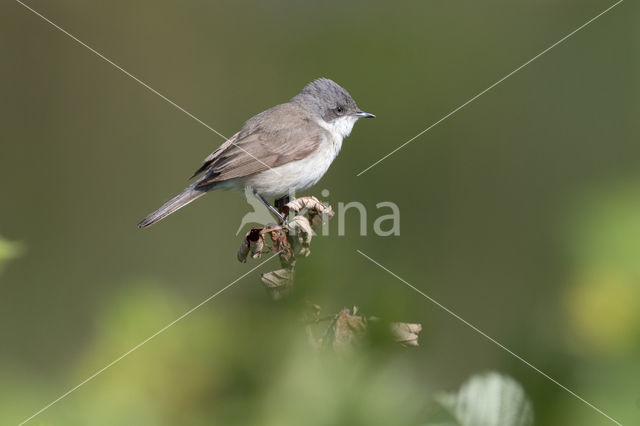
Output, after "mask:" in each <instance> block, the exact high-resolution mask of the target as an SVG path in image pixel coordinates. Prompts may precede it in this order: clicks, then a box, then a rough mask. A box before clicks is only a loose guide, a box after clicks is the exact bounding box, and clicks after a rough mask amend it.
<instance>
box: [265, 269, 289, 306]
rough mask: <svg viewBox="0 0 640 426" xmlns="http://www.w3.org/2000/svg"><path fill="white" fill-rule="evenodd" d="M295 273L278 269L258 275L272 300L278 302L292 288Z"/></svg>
mask: <svg viewBox="0 0 640 426" xmlns="http://www.w3.org/2000/svg"><path fill="white" fill-rule="evenodd" d="M294 275H295V272H294V271H293V270H292V269H285V268H283V269H278V270H276V271H271V272H267V273H264V274H262V275H260V280H262V283H263V284H264V286H265V287H266V289H267V291H268V292H269V295H270V296H271V298H272V299H273V300H280V299H281V298H282V297H284V296H286V295H287V294H289V292H290V291H291V288H292V287H293V279H294Z"/></svg>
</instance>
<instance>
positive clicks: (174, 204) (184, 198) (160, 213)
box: [138, 184, 210, 228]
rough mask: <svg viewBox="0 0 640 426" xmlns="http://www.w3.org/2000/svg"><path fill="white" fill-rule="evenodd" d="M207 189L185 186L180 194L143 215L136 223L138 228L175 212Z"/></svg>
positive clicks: (149, 224) (200, 195)
mask: <svg viewBox="0 0 640 426" xmlns="http://www.w3.org/2000/svg"><path fill="white" fill-rule="evenodd" d="M208 189H210V188H202V189H198V188H196V187H195V184H194V185H191V186H189V187H187V188H186V189H185V190H184V191H182V192H181V193H180V194H178V195H176V196H175V197H173V198H172V199H170V200H169V201H167V202H166V203H164V205H163V206H162V207H160V208H159V209H158V210H156V211H155V212H153V213H151V214H150V215H149V216H147V217H145V218H144V219H143V220H142V222H140V223H139V224H138V228H146V227H147V226H151V225H153V224H154V223H156V222H159V221H161V220H162V219H164V218H165V217H167V216H169V215H170V214H171V213H173V212H175V211H176V210H178V209H181V208H182V207H184V206H186V205H187V204H189V203H190V202H192V201H193V200H196V199H198V198H200V197H202V196H203V195H204V194H206V193H207V190H208Z"/></svg>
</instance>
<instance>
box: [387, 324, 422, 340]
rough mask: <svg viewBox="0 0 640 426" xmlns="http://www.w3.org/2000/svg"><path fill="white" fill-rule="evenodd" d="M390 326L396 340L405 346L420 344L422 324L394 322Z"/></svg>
mask: <svg viewBox="0 0 640 426" xmlns="http://www.w3.org/2000/svg"><path fill="white" fill-rule="evenodd" d="M389 327H390V329H391V335H392V336H393V339H394V340H395V341H396V342H398V343H400V344H402V345H403V346H418V334H420V332H421V331H422V324H415V323H408V322H392V323H391V324H389Z"/></svg>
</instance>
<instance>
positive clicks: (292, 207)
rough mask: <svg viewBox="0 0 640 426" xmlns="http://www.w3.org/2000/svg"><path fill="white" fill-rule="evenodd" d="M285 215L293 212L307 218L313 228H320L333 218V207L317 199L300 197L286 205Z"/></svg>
mask: <svg viewBox="0 0 640 426" xmlns="http://www.w3.org/2000/svg"><path fill="white" fill-rule="evenodd" d="M283 210H284V212H285V214H287V215H288V214H289V212H290V211H293V212H294V213H295V214H296V216H306V217H308V219H309V222H310V224H311V226H313V227H314V228H316V229H317V228H320V227H321V226H322V225H323V224H324V223H325V222H326V221H328V220H329V219H330V218H331V217H333V215H334V212H333V209H332V208H331V206H329V205H325V204H323V203H321V202H320V201H319V200H318V199H317V198H316V197H300V198H296V199H295V200H293V201H291V202H289V203H287V204H285V206H284V209H283Z"/></svg>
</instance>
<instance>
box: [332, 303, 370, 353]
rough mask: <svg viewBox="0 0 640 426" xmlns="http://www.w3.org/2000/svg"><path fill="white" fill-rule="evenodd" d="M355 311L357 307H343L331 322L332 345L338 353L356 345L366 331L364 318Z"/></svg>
mask: <svg viewBox="0 0 640 426" xmlns="http://www.w3.org/2000/svg"><path fill="white" fill-rule="evenodd" d="M357 313H358V308H357V307H354V308H353V310H349V309H346V308H345V309H343V310H342V311H340V313H339V314H338V315H337V316H336V319H335V321H334V322H333V324H332V327H333V333H332V335H333V342H332V347H333V350H334V351H335V352H336V353H338V354H340V353H345V352H348V351H350V350H351V349H352V348H353V347H355V346H357V345H358V344H359V343H360V340H361V339H362V336H364V334H365V333H366V331H367V321H366V319H365V318H364V317H362V316H360V315H357Z"/></svg>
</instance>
